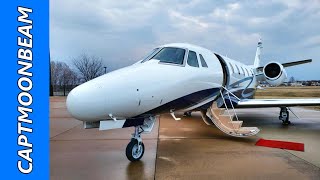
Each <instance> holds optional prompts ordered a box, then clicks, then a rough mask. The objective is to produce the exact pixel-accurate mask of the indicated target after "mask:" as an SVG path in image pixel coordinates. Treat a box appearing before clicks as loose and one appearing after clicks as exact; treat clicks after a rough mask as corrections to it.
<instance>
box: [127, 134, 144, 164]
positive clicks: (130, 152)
mask: <svg viewBox="0 0 320 180" xmlns="http://www.w3.org/2000/svg"><path fill="white" fill-rule="evenodd" d="M140 148H141V149H140V151H138V141H137V140H135V139H132V140H131V141H130V143H129V144H128V145H127V148H126V156H127V158H128V160H129V161H131V162H134V161H139V160H140V159H141V158H142V156H143V154H144V150H145V149H144V144H143V142H141V147H140Z"/></svg>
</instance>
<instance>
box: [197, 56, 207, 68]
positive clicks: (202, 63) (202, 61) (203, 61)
mask: <svg viewBox="0 0 320 180" xmlns="http://www.w3.org/2000/svg"><path fill="white" fill-rule="evenodd" d="M199 57H200V61H201V65H202V67H206V68H207V67H208V65H207V63H206V61H205V60H204V58H203V56H202V55H201V54H199Z"/></svg>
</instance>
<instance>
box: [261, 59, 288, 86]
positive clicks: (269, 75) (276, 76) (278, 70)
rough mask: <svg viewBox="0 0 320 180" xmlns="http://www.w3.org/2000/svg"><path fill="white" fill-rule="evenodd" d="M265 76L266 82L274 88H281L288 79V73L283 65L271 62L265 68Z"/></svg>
mask: <svg viewBox="0 0 320 180" xmlns="http://www.w3.org/2000/svg"><path fill="white" fill-rule="evenodd" d="M263 75H264V77H265V79H266V81H267V82H268V83H269V84H270V85H273V86H279V85H280V84H282V83H283V82H284V81H285V79H286V78H287V73H286V71H285V69H284V68H283V66H282V64H280V63H278V62H270V63H268V64H267V65H265V66H264V67H263Z"/></svg>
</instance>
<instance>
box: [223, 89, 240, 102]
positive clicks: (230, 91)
mask: <svg viewBox="0 0 320 180" xmlns="http://www.w3.org/2000/svg"><path fill="white" fill-rule="evenodd" d="M221 87H222V88H223V89H224V90H226V91H227V92H228V93H230V94H231V95H232V96H233V97H235V98H236V99H237V100H238V101H241V99H240V98H238V96H236V95H235V94H233V93H232V92H231V91H230V90H229V89H227V88H225V87H224V86H221ZM220 92H221V91H220Z"/></svg>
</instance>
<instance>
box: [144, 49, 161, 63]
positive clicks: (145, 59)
mask: <svg viewBox="0 0 320 180" xmlns="http://www.w3.org/2000/svg"><path fill="white" fill-rule="evenodd" d="M159 49H160V48H155V49H153V50H152V51H151V52H150V53H149V54H148V55H147V56H145V57H144V58H143V60H142V61H141V63H144V62H146V61H148V60H150V57H151V56H153V55H154V54H155V53H156V52H157V51H158V50H159Z"/></svg>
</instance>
